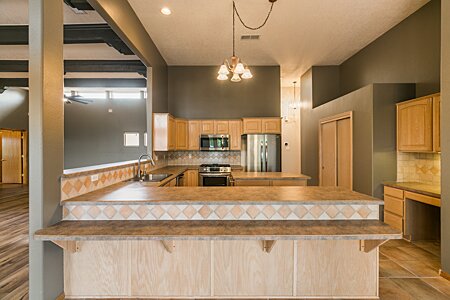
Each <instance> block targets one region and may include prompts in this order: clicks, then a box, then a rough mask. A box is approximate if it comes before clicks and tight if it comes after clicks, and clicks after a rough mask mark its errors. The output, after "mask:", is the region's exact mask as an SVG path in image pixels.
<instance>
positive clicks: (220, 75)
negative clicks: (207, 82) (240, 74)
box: [217, 74, 228, 80]
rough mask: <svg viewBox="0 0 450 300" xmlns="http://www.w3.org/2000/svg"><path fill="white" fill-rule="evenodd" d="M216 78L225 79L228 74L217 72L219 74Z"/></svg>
mask: <svg viewBox="0 0 450 300" xmlns="http://www.w3.org/2000/svg"><path fill="white" fill-rule="evenodd" d="M217 79H219V80H227V79H228V76H227V75H225V74H219V76H217Z"/></svg>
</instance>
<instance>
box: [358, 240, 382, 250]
mask: <svg viewBox="0 0 450 300" xmlns="http://www.w3.org/2000/svg"><path fill="white" fill-rule="evenodd" d="M387 241H388V240H361V241H359V251H364V252H366V253H369V252H370V251H372V250H373V249H375V248H377V247H379V246H381V245H383V244H384V243H386V242H387Z"/></svg>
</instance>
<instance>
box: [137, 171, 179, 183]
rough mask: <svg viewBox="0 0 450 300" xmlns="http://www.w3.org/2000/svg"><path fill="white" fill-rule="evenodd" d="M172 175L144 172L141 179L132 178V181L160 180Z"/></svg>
mask: <svg viewBox="0 0 450 300" xmlns="http://www.w3.org/2000/svg"><path fill="white" fill-rule="evenodd" d="M170 176H172V174H168V173H159V174H145V175H144V176H143V177H142V178H141V179H139V178H136V177H135V178H134V181H141V182H160V181H163V180H164V179H166V178H168V177H170Z"/></svg>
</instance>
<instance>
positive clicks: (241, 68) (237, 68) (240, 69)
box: [234, 63, 245, 75]
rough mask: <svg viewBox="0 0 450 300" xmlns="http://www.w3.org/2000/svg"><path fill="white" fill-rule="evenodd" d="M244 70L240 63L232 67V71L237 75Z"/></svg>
mask: <svg viewBox="0 0 450 300" xmlns="http://www.w3.org/2000/svg"><path fill="white" fill-rule="evenodd" d="M244 71H245V68H244V65H243V64H242V63H238V64H237V65H236V67H235V68H234V73H237V74H239V75H241V74H243V73H244Z"/></svg>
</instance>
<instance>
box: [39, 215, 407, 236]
mask: <svg viewBox="0 0 450 300" xmlns="http://www.w3.org/2000/svg"><path fill="white" fill-rule="evenodd" d="M34 237H35V239H37V240H49V241H56V240H61V241H64V240H72V241H86V240H363V239H369V240H384V239H401V237H402V235H401V232H400V231H399V230H397V229H394V228H392V227H390V226H388V225H387V224H384V223H383V222H381V221H378V220H367V221H361V220H351V221H342V220H341V221H131V222H130V221H62V222H59V223H57V224H55V225H52V226H50V227H48V228H44V229H41V230H38V231H37V232H36V233H35V235H34Z"/></svg>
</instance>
